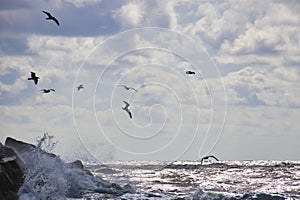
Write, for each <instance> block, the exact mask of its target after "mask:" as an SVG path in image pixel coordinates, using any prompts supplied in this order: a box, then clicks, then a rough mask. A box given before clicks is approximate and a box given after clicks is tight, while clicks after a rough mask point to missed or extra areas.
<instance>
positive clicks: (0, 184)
mask: <svg viewBox="0 0 300 200" xmlns="http://www.w3.org/2000/svg"><path fill="white" fill-rule="evenodd" d="M23 182H24V172H23V164H22V161H21V160H20V159H19V157H18V155H17V154H16V153H15V151H14V150H13V149H11V148H9V147H6V146H3V145H2V144H1V143H0V199H11V200H14V199H18V190H19V188H20V187H21V186H22V184H23Z"/></svg>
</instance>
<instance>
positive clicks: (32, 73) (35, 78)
mask: <svg viewBox="0 0 300 200" xmlns="http://www.w3.org/2000/svg"><path fill="white" fill-rule="evenodd" d="M39 79H40V77H38V76H36V75H35V73H34V72H31V77H30V78H28V80H33V81H34V83H35V84H37V83H38V81H39Z"/></svg>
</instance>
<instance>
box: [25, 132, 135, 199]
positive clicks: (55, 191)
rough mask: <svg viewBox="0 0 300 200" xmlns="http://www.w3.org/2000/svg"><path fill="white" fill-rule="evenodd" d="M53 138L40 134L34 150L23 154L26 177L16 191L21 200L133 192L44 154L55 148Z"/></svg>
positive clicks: (49, 154) (53, 156)
mask: <svg viewBox="0 0 300 200" xmlns="http://www.w3.org/2000/svg"><path fill="white" fill-rule="evenodd" d="M56 143H57V142H54V137H53V136H50V135H48V134H44V135H43V137H41V138H39V140H38V142H37V145H36V147H31V148H27V149H31V150H30V151H28V152H25V153H23V162H24V163H25V168H26V173H25V174H26V178H25V181H24V184H23V186H22V187H21V188H20V190H19V197H20V199H21V200H25V199H26V200H27V199H31V200H32V199H41V200H44V199H47V200H51V199H66V198H81V197H82V196H83V195H84V194H86V193H91V192H93V193H105V194H112V195H122V194H124V193H127V192H130V193H133V192H134V190H133V189H132V188H131V187H128V186H126V187H124V188H123V187H121V186H119V185H118V184H115V183H110V182H108V181H105V180H103V179H102V178H100V177H98V176H93V175H92V174H91V173H90V172H88V171H86V170H84V169H83V168H81V167H76V166H74V165H72V164H70V163H69V164H67V163H65V162H64V161H63V160H62V159H60V157H59V156H56V155H55V154H52V153H48V151H50V152H51V151H52V150H53V149H54V147H55V144H56Z"/></svg>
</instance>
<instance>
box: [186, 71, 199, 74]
mask: <svg viewBox="0 0 300 200" xmlns="http://www.w3.org/2000/svg"><path fill="white" fill-rule="evenodd" d="M185 73H186V74H196V73H195V72H194V71H186V72H185Z"/></svg>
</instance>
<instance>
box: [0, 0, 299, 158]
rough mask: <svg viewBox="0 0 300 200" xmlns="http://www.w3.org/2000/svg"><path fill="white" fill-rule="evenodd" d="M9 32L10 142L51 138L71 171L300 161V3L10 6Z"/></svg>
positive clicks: (0, 107)
mask: <svg viewBox="0 0 300 200" xmlns="http://www.w3.org/2000/svg"><path fill="white" fill-rule="evenodd" d="M43 10H44V11H48V12H50V13H52V15H53V16H55V17H56V18H57V19H58V20H59V21H60V26H57V25H56V24H55V23H54V22H53V21H47V20H46V19H45V18H46V15H45V14H44V13H43V12H42V11H43ZM0 27H1V29H0V113H1V115H0V141H1V142H2V143H4V142H5V139H6V137H14V138H16V139H18V140H23V141H26V142H30V143H36V141H37V139H38V138H40V137H41V136H42V135H43V134H45V133H48V134H49V135H53V136H54V138H55V141H56V142H57V144H56V146H55V149H54V152H55V153H57V154H59V155H60V156H61V157H62V158H63V159H66V160H74V159H83V160H93V159H94V160H97V161H104V160H168V161H174V160H199V159H201V157H202V156H205V155H210V154H213V155H215V156H217V157H218V158H219V159H221V160H299V159H300V150H299V145H300V142H299V141H300V123H299V116H300V68H299V67H300V53H299V52H300V2H299V1H297V0H290V1H285V0H270V1H260V0H252V1H246V0H241V1H236V0H224V1H223V0H220V1H214V0H211V1H204V0H203V1H198V0H174V1H165V0H163V1H158V0H157V1H155V0H153V1H146V0H124V1H117V0H53V1H47V0H45V1H42V0H39V1H35V2H33V1H31V0H24V1H17V0H2V1H1V2H0ZM188 70H191V71H194V72H195V75H189V74H186V71H188ZM30 72H35V73H36V74H37V76H39V77H40V79H39V82H38V84H37V85H35V84H34V83H33V81H30V80H27V78H28V77H30ZM80 84H83V85H84V89H82V90H80V91H77V86H78V85H80ZM122 84H124V85H127V86H130V87H134V88H136V89H137V90H138V92H134V91H133V90H128V91H127V90H125V89H124V88H123V87H122V86H120V85H122ZM49 88H53V89H55V92H51V93H48V94H44V93H42V92H41V91H40V90H41V89H49ZM123 101H128V102H129V103H130V107H129V109H130V111H131V112H132V115H133V117H132V119H130V118H129V116H128V114H127V113H126V112H125V111H124V110H122V107H123V106H124V105H125V104H124V102H123Z"/></svg>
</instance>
